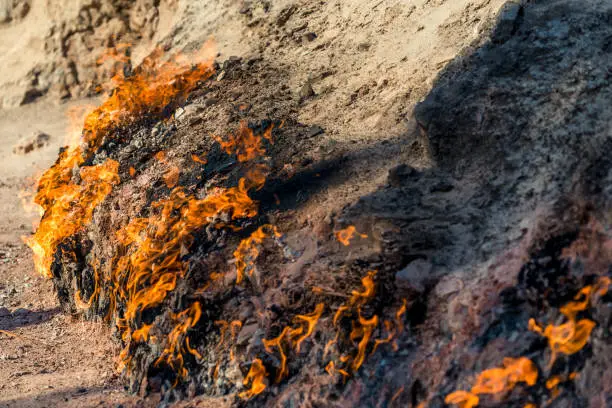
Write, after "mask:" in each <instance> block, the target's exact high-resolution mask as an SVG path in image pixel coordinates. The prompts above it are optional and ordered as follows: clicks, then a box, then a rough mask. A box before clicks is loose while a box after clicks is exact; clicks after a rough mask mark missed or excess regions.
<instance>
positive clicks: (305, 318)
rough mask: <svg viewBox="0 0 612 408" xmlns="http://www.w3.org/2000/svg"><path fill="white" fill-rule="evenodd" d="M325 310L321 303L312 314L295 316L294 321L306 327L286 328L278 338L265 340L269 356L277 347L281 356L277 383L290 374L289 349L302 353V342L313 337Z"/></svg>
mask: <svg viewBox="0 0 612 408" xmlns="http://www.w3.org/2000/svg"><path fill="white" fill-rule="evenodd" d="M323 308H324V305H323V303H319V304H317V306H316V307H315V310H314V311H313V312H312V313H310V314H307V315H297V316H295V318H294V321H295V322H296V323H298V324H300V323H305V326H302V325H300V326H298V327H293V328H292V327H289V326H286V327H285V328H284V329H283V330H282V332H281V333H280V334H279V335H278V337H275V338H273V339H264V340H263V344H264V347H265V348H266V351H267V352H268V353H269V354H272V353H273V351H272V348H273V347H275V348H276V349H277V350H278V353H279V356H280V363H281V365H280V368H279V370H278V372H277V373H276V378H275V381H276V382H277V383H278V382H280V381H281V380H282V379H283V378H284V377H285V376H287V374H288V373H289V370H288V368H287V352H288V350H289V348H290V347H294V348H295V349H296V351H297V352H298V353H299V352H300V347H301V344H302V342H303V341H304V340H306V339H308V338H309V337H310V336H311V335H312V333H313V331H314V329H315V327H316V325H317V322H318V321H319V319H320V318H321V315H322V314H323Z"/></svg>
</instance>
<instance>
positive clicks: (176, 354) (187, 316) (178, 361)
mask: <svg viewBox="0 0 612 408" xmlns="http://www.w3.org/2000/svg"><path fill="white" fill-rule="evenodd" d="M201 316H202V308H201V306H200V303H199V302H195V303H193V304H192V305H191V306H190V307H189V308H188V309H185V310H183V311H182V312H180V313H171V314H170V317H171V319H172V321H174V322H176V325H175V326H174V328H173V329H172V331H171V332H170V334H169V335H168V338H167V343H166V347H165V348H164V351H162V354H161V356H159V358H158V359H157V360H156V361H155V365H159V364H161V363H166V364H167V365H168V366H170V367H172V369H174V371H175V372H176V373H178V377H179V378H184V377H186V376H187V369H186V368H185V366H184V357H183V355H184V354H186V353H189V354H192V355H194V356H195V357H196V358H201V356H200V355H199V353H198V352H197V351H195V350H194V349H192V348H191V346H190V345H189V337H187V331H188V330H189V329H191V328H192V327H194V326H195V325H196V323H197V322H198V321H199V320H200V317H201ZM183 343H184V344H183Z"/></svg>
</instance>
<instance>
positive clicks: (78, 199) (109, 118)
mask: <svg viewBox="0 0 612 408" xmlns="http://www.w3.org/2000/svg"><path fill="white" fill-rule="evenodd" d="M208 48H209V47H208V46H207V45H205V47H203V49H202V50H201V51H200V53H199V56H197V55H196V56H189V57H186V56H184V55H176V56H174V57H171V58H170V59H168V60H167V61H164V62H162V61H161V60H162V57H163V52H162V51H161V49H158V50H156V51H155V52H154V53H153V54H152V55H151V56H149V57H148V58H146V59H145V61H144V62H143V63H142V65H141V66H140V67H139V68H137V69H136V70H135V71H134V73H133V75H131V76H128V77H123V76H115V78H114V81H115V89H114V91H113V92H112V94H111V95H110V96H109V98H108V99H107V100H106V101H105V102H104V103H103V104H102V105H101V106H99V107H98V108H96V109H95V110H93V111H92V112H91V113H89V114H88V115H87V116H86V117H85V123H84V126H83V131H82V134H81V139H80V141H75V142H74V143H72V144H71V145H70V146H68V147H67V148H65V149H64V150H63V151H62V152H61V153H60V156H59V158H58V159H57V161H56V163H55V164H54V165H53V166H52V167H51V168H49V169H48V170H47V171H46V172H45V173H44V174H43V175H42V176H41V178H40V180H39V182H38V192H37V194H36V196H35V199H34V201H35V203H36V204H38V205H39V206H41V207H42V209H43V210H44V215H43V218H42V220H41V222H40V225H39V227H38V229H37V231H36V234H35V235H34V236H33V237H31V238H30V239H28V240H27V244H28V245H29V246H30V248H31V249H32V251H33V252H34V260H35V266H36V270H37V271H38V272H39V273H41V274H42V275H43V276H46V277H51V262H52V259H53V254H54V253H55V251H56V249H57V246H58V245H59V243H60V242H62V241H63V240H64V239H65V238H67V237H69V236H71V235H73V234H74V233H76V232H77V231H78V230H79V229H81V228H82V227H84V226H85V225H86V224H87V223H89V222H90V220H91V215H92V214H93V211H94V209H95V208H96V206H97V205H98V204H99V203H100V202H102V201H103V200H104V198H105V197H106V195H107V194H108V193H109V192H110V190H111V189H112V185H114V184H116V183H117V181H118V176H117V170H118V164H117V163H116V162H114V161H112V160H108V161H107V162H106V163H105V164H102V165H98V166H92V167H90V168H89V169H90V170H87V168H83V169H81V172H80V173H81V177H80V180H75V178H74V177H73V174H74V169H76V168H78V167H80V166H82V165H83V163H85V161H86V160H87V159H88V158H89V157H91V156H92V155H93V154H94V153H95V151H96V150H97V148H98V147H99V146H100V145H102V143H103V142H104V140H105V139H106V138H108V137H113V136H114V130H115V129H117V128H120V127H122V126H127V125H129V124H131V123H134V122H136V121H137V120H141V118H142V117H143V115H144V116H146V115H158V116H161V114H162V112H163V110H164V109H165V108H166V107H167V106H168V105H170V104H171V103H179V102H180V101H182V100H183V99H184V98H185V97H186V95H188V94H189V93H190V92H191V91H192V90H193V89H195V87H196V85H197V84H198V82H199V81H202V80H205V79H207V78H209V77H210V76H211V75H212V74H213V72H214V70H213V68H212V59H211V58H210V57H211V56H205V54H207V53H208V51H207V49H208ZM194 57H195V58H194ZM194 59H195V60H196V61H200V62H196V63H195V64H194V63H192V61H193V60H194ZM96 173H106V174H105V175H104V174H96Z"/></svg>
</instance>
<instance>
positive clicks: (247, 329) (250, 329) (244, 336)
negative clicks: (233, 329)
mask: <svg viewBox="0 0 612 408" xmlns="http://www.w3.org/2000/svg"><path fill="white" fill-rule="evenodd" d="M258 328H259V325H258V324H257V323H254V324H249V325H246V326H243V327H242V330H240V333H238V337H237V338H236V345H238V346H244V345H245V344H247V343H248V342H249V340H250V339H251V338H252V337H253V335H254V334H255V332H256V331H257V329H258Z"/></svg>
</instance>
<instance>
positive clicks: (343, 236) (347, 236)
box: [334, 225, 368, 246]
mask: <svg viewBox="0 0 612 408" xmlns="http://www.w3.org/2000/svg"><path fill="white" fill-rule="evenodd" d="M334 234H335V235H336V239H337V240H338V242H340V243H341V244H342V245H344V246H349V245H350V244H351V239H353V237H354V236H355V234H357V236H358V237H361V238H367V237H368V236H367V235H366V234H360V233H359V232H357V229H356V228H355V226H354V225H349V226H348V227H346V228H344V229H341V230H338V231H336V232H335V233H334Z"/></svg>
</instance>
